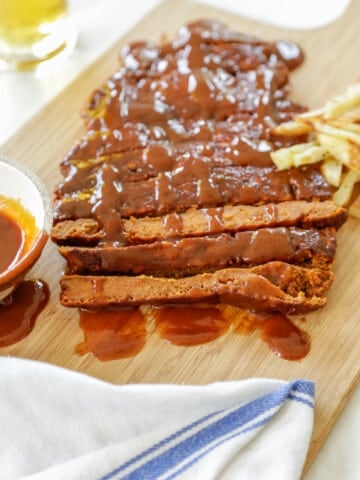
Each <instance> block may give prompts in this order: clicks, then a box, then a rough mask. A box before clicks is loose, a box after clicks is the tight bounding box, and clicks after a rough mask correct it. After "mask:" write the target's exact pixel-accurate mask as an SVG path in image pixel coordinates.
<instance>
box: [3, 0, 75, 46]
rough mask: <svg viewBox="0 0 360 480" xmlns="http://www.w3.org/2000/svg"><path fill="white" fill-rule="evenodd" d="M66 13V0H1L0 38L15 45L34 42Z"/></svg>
mask: <svg viewBox="0 0 360 480" xmlns="http://www.w3.org/2000/svg"><path fill="white" fill-rule="evenodd" d="M66 13H67V2H66V1H65V0H0V39H1V40H2V41H4V42H6V43H7V44H9V45H13V46H25V45H31V44H34V43H36V42H37V41H39V40H41V39H42V38H44V37H45V36H46V35H48V34H49V33H51V24H52V23H54V22H56V21H57V20H58V19H59V18H61V17H63V16H64V15H66Z"/></svg>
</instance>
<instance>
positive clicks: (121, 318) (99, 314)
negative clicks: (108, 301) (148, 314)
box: [75, 308, 146, 362]
mask: <svg viewBox="0 0 360 480" xmlns="http://www.w3.org/2000/svg"><path fill="white" fill-rule="evenodd" d="M80 327H81V329H82V330H83V332H84V341H83V342H82V343H80V344H79V345H77V347H76V350H75V351H76V353H77V354H79V355H85V354H86V353H89V352H91V353H93V354H94V355H95V357H96V358H98V359H99V360H101V361H102V362H106V361H108V360H116V359H119V358H127V357H133V356H135V355H137V354H138V353H139V352H140V351H141V350H142V348H143V347H144V345H145V342H146V321H145V317H144V316H143V314H142V313H141V311H140V310H139V309H137V308H134V309H126V310H103V311H91V310H80Z"/></svg>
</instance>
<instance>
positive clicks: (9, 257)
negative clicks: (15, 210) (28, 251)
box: [0, 212, 24, 273]
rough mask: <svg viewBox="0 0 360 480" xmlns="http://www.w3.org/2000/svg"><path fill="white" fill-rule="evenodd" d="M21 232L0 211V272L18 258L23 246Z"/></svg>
mask: <svg viewBox="0 0 360 480" xmlns="http://www.w3.org/2000/svg"><path fill="white" fill-rule="evenodd" d="M23 243H24V239H23V232H22V230H21V228H20V226H19V225H18V224H17V223H16V222H15V221H14V220H13V219H12V218H10V217H9V216H8V215H6V214H4V213H3V212H0V273H2V272H5V271H6V270H7V269H8V268H9V267H10V266H11V264H12V263H13V262H14V261H15V260H16V259H17V258H18V256H19V254H20V253H21V250H22V248H23Z"/></svg>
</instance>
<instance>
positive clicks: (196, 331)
mask: <svg viewBox="0 0 360 480" xmlns="http://www.w3.org/2000/svg"><path fill="white" fill-rule="evenodd" d="M229 325H230V323H229V322H228V321H227V320H226V319H225V318H224V316H223V315H222V313H221V312H220V311H219V310H218V309H217V308H215V307H195V306H194V307H160V308H158V309H156V331H157V333H158V335H159V336H160V337H161V338H163V339H165V340H167V341H168V342H170V343H172V344H174V345H182V346H188V347H189V346H192V345H201V344H203V343H208V342H211V341H213V340H215V339H216V338H219V337H220V336H222V335H224V334H225V333H226V332H227V330H228V328H229Z"/></svg>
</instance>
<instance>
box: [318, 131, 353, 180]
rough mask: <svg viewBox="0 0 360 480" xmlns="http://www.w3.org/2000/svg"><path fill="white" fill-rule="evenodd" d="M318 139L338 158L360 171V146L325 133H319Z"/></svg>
mask: <svg viewBox="0 0 360 480" xmlns="http://www.w3.org/2000/svg"><path fill="white" fill-rule="evenodd" d="M317 140H318V141H319V143H320V145H322V146H323V147H324V148H325V149H326V150H327V151H328V152H329V153H330V154H331V155H332V156H333V157H334V158H336V160H338V161H339V162H341V163H342V164H344V165H346V166H347V167H349V168H353V169H355V170H357V171H358V172H359V173H360V148H359V147H357V146H356V145H354V144H352V143H351V142H348V141H346V140H344V139H343V138H339V137H334V136H333V135H327V134H324V133H320V134H318V135H317Z"/></svg>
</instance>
